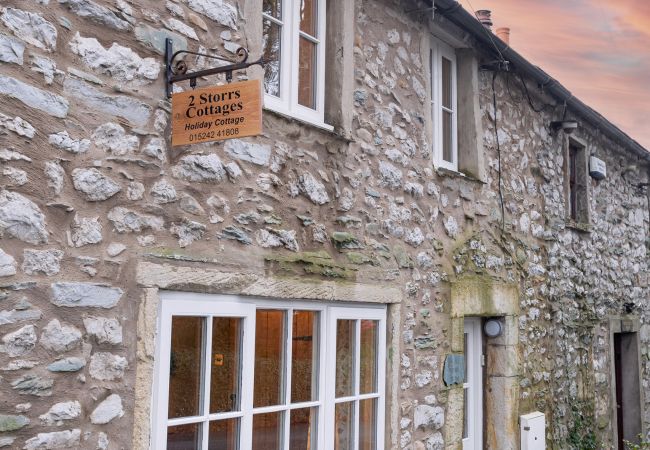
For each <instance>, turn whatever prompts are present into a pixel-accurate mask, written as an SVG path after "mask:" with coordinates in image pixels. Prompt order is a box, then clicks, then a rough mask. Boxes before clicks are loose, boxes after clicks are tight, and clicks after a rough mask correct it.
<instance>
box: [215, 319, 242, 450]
mask: <svg viewBox="0 0 650 450" xmlns="http://www.w3.org/2000/svg"><path fill="white" fill-rule="evenodd" d="M241 322H242V319H240V318H238V317H215V318H213V319H212V358H211V362H210V363H211V364H212V375H211V378H210V412H211V413H217V412H227V411H238V410H239V400H240V399H239V397H240V395H239V383H240V378H241V374H240V371H241V369H240V367H241V331H242V326H241ZM224 448H225V447H224Z"/></svg>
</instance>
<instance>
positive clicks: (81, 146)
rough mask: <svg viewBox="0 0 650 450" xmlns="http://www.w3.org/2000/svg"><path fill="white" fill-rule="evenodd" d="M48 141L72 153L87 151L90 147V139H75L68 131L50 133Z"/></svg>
mask: <svg viewBox="0 0 650 450" xmlns="http://www.w3.org/2000/svg"><path fill="white" fill-rule="evenodd" d="M48 142H49V143H50V144H52V145H53V146H55V147H57V148H60V149H61V150H65V151H66V152H70V153H74V154H77V153H86V152H87V151H88V149H89V148H90V140H89V139H73V138H72V137H70V135H69V134H68V132H67V131H65V130H64V131H61V132H59V133H54V134H50V135H49V136H48Z"/></svg>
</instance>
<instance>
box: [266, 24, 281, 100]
mask: <svg viewBox="0 0 650 450" xmlns="http://www.w3.org/2000/svg"><path fill="white" fill-rule="evenodd" d="M262 28H263V49H264V55H263V56H264V60H265V61H268V62H267V63H266V64H265V65H264V91H265V92H266V93H267V94H270V95H275V96H276V97H279V96H280V56H281V55H280V53H281V42H282V26H280V25H278V24H277V23H274V22H271V21H270V20H268V19H264V20H263V22H262Z"/></svg>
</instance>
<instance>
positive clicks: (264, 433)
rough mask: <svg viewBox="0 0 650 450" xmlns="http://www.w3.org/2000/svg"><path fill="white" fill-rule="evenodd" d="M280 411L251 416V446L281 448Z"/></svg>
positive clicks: (275, 449) (264, 449) (274, 449)
mask: <svg viewBox="0 0 650 450" xmlns="http://www.w3.org/2000/svg"><path fill="white" fill-rule="evenodd" d="M282 414H283V413H282V412H281V411H278V412H274V413H268V414H255V415H254V416H253V448H259V449H262V450H280V449H281V448H282Z"/></svg>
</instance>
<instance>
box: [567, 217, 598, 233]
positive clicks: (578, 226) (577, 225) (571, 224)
mask: <svg viewBox="0 0 650 450" xmlns="http://www.w3.org/2000/svg"><path fill="white" fill-rule="evenodd" d="M565 226H566V227H567V228H570V229H572V230H574V231H579V232H581V233H591V231H592V227H591V224H590V223H585V222H575V221H574V220H571V219H566V222H565Z"/></svg>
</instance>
